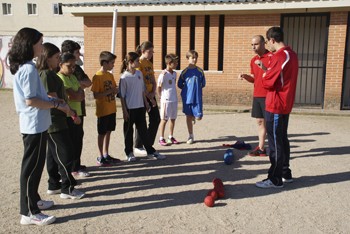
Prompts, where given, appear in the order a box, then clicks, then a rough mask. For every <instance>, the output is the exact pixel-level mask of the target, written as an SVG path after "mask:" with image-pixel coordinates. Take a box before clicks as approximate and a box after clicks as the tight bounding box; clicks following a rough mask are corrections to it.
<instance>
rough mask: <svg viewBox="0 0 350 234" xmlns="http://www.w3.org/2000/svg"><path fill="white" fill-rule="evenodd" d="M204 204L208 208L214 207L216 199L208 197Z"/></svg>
mask: <svg viewBox="0 0 350 234" xmlns="http://www.w3.org/2000/svg"><path fill="white" fill-rule="evenodd" d="M204 204H205V205H206V206H209V207H212V206H214V204H215V199H214V198H213V197H212V196H207V197H206V198H205V199H204Z"/></svg>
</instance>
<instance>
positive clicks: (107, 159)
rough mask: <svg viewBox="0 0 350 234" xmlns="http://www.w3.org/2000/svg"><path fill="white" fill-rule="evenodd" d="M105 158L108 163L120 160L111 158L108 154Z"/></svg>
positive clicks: (119, 161)
mask: <svg viewBox="0 0 350 234" xmlns="http://www.w3.org/2000/svg"><path fill="white" fill-rule="evenodd" d="M105 159H106V161H107V162H109V163H121V162H122V161H121V160H120V159H117V158H113V157H111V156H110V155H107V157H106V158H105Z"/></svg>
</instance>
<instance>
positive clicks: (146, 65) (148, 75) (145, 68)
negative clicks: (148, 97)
mask: <svg viewBox="0 0 350 234" xmlns="http://www.w3.org/2000/svg"><path fill="white" fill-rule="evenodd" d="M137 70H140V71H141V72H142V75H143V81H144V83H145V86H146V89H147V91H148V92H149V93H151V92H152V91H153V83H152V78H153V76H154V71H153V64H152V63H151V62H150V61H149V60H145V61H143V60H141V59H140V66H139V68H137ZM154 85H155V84H154Z"/></svg>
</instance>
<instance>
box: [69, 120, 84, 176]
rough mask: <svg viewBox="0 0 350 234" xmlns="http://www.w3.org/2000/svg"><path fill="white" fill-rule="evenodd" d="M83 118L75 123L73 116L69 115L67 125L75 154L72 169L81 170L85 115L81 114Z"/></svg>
mask: <svg viewBox="0 0 350 234" xmlns="http://www.w3.org/2000/svg"><path fill="white" fill-rule="evenodd" d="M79 117H80V119H81V123H80V124H74V122H73V119H72V118H71V117H67V125H68V129H69V136H70V139H71V141H72V143H73V148H74V150H73V151H74V155H73V159H72V160H73V163H72V171H74V172H75V171H79V170H80V157H81V151H82V148H83V137H84V131H83V116H79Z"/></svg>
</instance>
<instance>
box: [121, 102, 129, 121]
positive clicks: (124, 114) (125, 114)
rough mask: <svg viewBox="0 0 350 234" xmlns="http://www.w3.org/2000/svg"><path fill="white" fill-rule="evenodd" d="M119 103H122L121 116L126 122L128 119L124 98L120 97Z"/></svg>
mask: <svg viewBox="0 0 350 234" xmlns="http://www.w3.org/2000/svg"><path fill="white" fill-rule="evenodd" d="M120 103H121V104H122V110H123V118H124V121H125V122H128V120H129V113H128V110H127V109H126V106H125V98H123V97H120Z"/></svg>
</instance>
